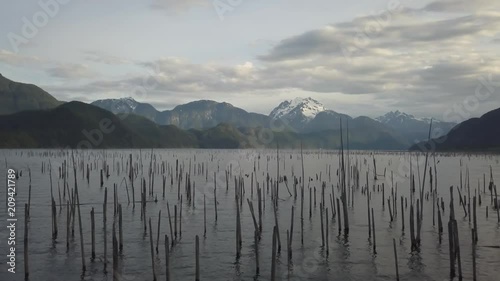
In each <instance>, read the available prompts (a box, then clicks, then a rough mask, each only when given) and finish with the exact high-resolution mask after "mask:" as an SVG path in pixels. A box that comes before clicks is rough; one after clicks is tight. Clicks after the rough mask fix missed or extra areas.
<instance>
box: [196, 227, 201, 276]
mask: <svg viewBox="0 0 500 281" xmlns="http://www.w3.org/2000/svg"><path fill="white" fill-rule="evenodd" d="M195 280H196V281H200V238H199V237H198V235H196V279H195Z"/></svg>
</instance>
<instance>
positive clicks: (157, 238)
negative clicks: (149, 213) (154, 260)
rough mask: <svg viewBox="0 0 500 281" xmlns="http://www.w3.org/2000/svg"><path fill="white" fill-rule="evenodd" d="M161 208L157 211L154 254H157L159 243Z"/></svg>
mask: <svg viewBox="0 0 500 281" xmlns="http://www.w3.org/2000/svg"><path fill="white" fill-rule="evenodd" d="M160 224H161V210H160V211H158V232H157V233H156V234H157V235H156V254H157V255H158V254H159V252H158V244H159V243H160Z"/></svg>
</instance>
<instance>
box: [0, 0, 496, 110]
mask: <svg viewBox="0 0 500 281" xmlns="http://www.w3.org/2000/svg"><path fill="white" fill-rule="evenodd" d="M0 73H2V74H3V75H4V76H6V77H8V78H10V79H13V80H16V81H21V82H27V83H33V84H37V85H39V86H41V87H42V88H43V89H45V90H47V91H48V92H50V93H51V94H52V95H54V96H55V97H56V98H58V99H60V100H66V101H68V100H80V101H84V102H91V101H93V100H96V99H103V98H120V97H129V96H131V97H134V98H135V99H136V100H138V101H141V102H149V103H151V104H153V105H154V106H156V107H157V108H158V109H162V110H163V109H170V108H173V107H174V106H175V105H178V104H181V103H186V102H189V101H193V100H198V99H211V100H216V101H227V102H230V103H232V104H233V105H235V106H238V107H241V108H244V109H246V110H248V111H254V112H259V113H264V114H268V113H269V112H270V111H271V110H272V108H273V107H275V106H276V105H278V104H279V103H280V102H281V101H283V100H285V99H292V98H294V97H309V96H310V97H313V98H315V99H317V100H318V101H320V102H322V103H323V104H324V105H325V106H326V107H327V108H329V109H332V110H335V111H338V112H343V113H347V114H351V115H353V116H359V115H367V116H371V117H375V116H378V115H381V114H384V113H386V112H388V111H391V110H396V109H399V110H402V111H405V112H408V113H411V114H414V115H417V116H429V117H436V118H439V119H446V117H444V116H443V115H444V114H445V113H446V114H449V113H450V112H451V113H453V114H455V115H457V116H462V117H463V118H464V119H465V118H467V117H469V116H479V115H481V114H482V113H484V112H486V111H489V110H491V109H494V108H498V107H500V98H499V97H500V1H498V0H430V1H429V0H358V1H350V2H349V1H344V0H313V1H305V0H144V1H137V0H106V1H83V0H40V1H5V0H4V1H2V9H1V10H0Z"/></svg>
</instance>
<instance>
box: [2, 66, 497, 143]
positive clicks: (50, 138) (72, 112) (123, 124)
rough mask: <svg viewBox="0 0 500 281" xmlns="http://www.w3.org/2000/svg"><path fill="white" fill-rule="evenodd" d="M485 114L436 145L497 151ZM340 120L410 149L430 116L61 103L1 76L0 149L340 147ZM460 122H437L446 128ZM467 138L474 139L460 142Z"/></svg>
mask: <svg viewBox="0 0 500 281" xmlns="http://www.w3.org/2000/svg"><path fill="white" fill-rule="evenodd" d="M489 114H490V113H488V114H486V115H485V116H487V115H489ZM485 116H483V117H482V118H481V119H478V120H479V121H477V122H480V123H481V125H478V124H479V123H477V124H476V123H474V124H473V125H472V127H476V128H475V129H477V127H479V126H484V127H485V128H488V126H490V127H489V128H488V129H484V131H485V132H482V133H484V134H485V135H484V136H483V137H481V138H474V139H471V138H466V136H467V134H468V133H467V132H465V133H461V135H460V136H459V135H458V132H462V130H466V129H467V128H468V127H469V126H468V125H465V126H462V124H460V125H458V126H456V129H454V130H453V131H451V132H450V133H449V134H448V135H446V136H444V137H443V138H447V139H448V140H447V142H443V143H442V144H439V145H437V146H436V147H437V149H438V150H454V149H457V150H460V149H467V150H469V149H472V150H490V149H497V148H498V145H496V144H498V143H499V142H498V136H499V134H498V126H497V127H495V126H492V125H491V123H489V122H493V123H494V122H495V121H488V122H486V123H485V124H483V122H484V120H483V118H484V117H485ZM494 118H495V117H494V116H493V117H488V118H487V119H488V120H489V119H494ZM496 118H497V117H496ZM340 120H342V124H343V131H344V138H345V140H344V142H345V141H346V140H347V138H346V131H347V127H348V128H349V147H350V148H351V149H377V150H406V149H408V148H409V147H410V146H411V144H412V143H415V142H414V140H415V139H420V140H425V139H426V136H427V131H428V128H429V121H430V119H428V118H420V119H419V118H415V117H414V116H412V115H409V114H405V113H402V112H399V111H395V112H390V113H388V114H386V115H384V116H381V117H378V118H376V119H372V118H369V117H365V116H361V117H357V118H352V117H350V116H348V115H346V114H341V113H337V112H335V111H332V110H327V109H325V107H324V106H323V105H321V104H320V103H319V102H317V101H315V100H313V99H311V98H305V99H302V98H296V99H294V100H290V101H284V102H282V103H281V104H280V105H278V106H277V107H276V108H275V109H274V110H273V111H272V112H271V114H270V115H269V116H267V115H263V114H258V113H251V112H247V111H245V110H243V109H241V108H237V107H234V106H232V105H231V104H229V103H218V102H215V101H209V100H200V101H195V102H190V103H187V104H183V105H179V106H177V107H175V108H174V109H172V110H167V111H158V110H156V109H155V108H154V107H153V106H152V105H150V104H147V103H139V102H137V101H135V100H134V99H132V98H124V99H108V100H99V101H95V102H93V103H92V104H86V103H81V102H68V103H63V102H61V101H58V100H57V99H55V98H54V97H52V96H51V95H50V94H49V93H47V92H45V91H44V90H42V89H40V88H39V87H37V86H35V85H30V84H23V83H17V82H14V81H11V80H9V79H7V78H5V77H3V76H1V75H0V147H1V148H61V147H71V148H150V147H151V148H153V147H154V148H275V147H276V146H277V144H278V143H279V146H280V147H282V148H299V147H300V145H301V143H302V144H303V146H304V148H323V149H337V148H339V147H340ZM473 120H474V119H471V120H469V121H470V122H476V121H473ZM482 120H483V121H482ZM496 120H497V121H496V122H498V120H499V119H498V118H497V119H496ZM469 121H466V122H469ZM466 122H464V123H463V124H465V123H466ZM455 125H456V124H454V123H447V122H440V121H438V122H434V123H433V127H434V128H439V130H441V131H442V132H445V133H448V132H449V131H450V129H451V128H453V127H454V126H455ZM458 129H460V131H458ZM470 129H473V128H470ZM470 129H469V130H470ZM495 131H496V133H495ZM477 133H478V134H479V133H481V132H477ZM477 136H479V135H477ZM495 136H496V138H494V137H495ZM465 141H469V142H470V143H469V144H468V145H459V143H460V142H465ZM423 145H424V143H420V144H419V145H414V146H412V147H411V149H412V150H417V149H418V148H419V147H422V146H423Z"/></svg>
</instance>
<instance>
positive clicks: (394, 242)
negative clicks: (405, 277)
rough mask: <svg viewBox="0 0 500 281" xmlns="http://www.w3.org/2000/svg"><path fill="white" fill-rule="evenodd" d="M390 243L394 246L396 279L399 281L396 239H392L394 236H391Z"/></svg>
mask: <svg viewBox="0 0 500 281" xmlns="http://www.w3.org/2000/svg"><path fill="white" fill-rule="evenodd" d="M392 245H393V246H394V262H395V264H396V280H398V281H399V267H398V253H397V251H396V239H394V238H392Z"/></svg>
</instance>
